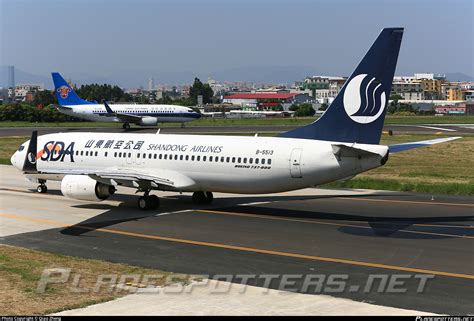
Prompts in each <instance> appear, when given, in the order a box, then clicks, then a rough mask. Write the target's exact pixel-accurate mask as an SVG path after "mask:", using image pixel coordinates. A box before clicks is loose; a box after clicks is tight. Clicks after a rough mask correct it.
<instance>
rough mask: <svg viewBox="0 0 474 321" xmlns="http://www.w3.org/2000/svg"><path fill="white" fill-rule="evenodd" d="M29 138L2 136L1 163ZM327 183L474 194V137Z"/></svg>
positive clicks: (393, 139) (406, 138) (386, 139)
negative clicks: (351, 177) (353, 176)
mask: <svg viewBox="0 0 474 321" xmlns="http://www.w3.org/2000/svg"><path fill="white" fill-rule="evenodd" d="M440 137H442V136H439V135H395V136H388V135H382V144H387V145H389V144H395V143H404V142H411V141H418V140H425V139H433V138H440ZM28 138H29V137H26V136H25V137H7V138H0V164H10V157H11V155H12V154H13V153H14V151H15V150H16V149H17V148H18V146H19V145H20V144H21V143H23V142H25V141H26V140H27V139H28ZM325 186H326V187H334V188H367V189H381V190H396V191H413V192H423V193H436V194H453V195H474V137H464V138H462V139H458V140H455V141H452V142H448V143H443V144H438V145H433V146H430V147H425V148H419V149H413V150H410V151H406V152H402V153H399V154H394V155H391V156H390V159H389V161H388V162H387V164H385V166H382V167H379V168H377V169H374V170H371V171H368V172H366V173H362V174H360V175H358V176H357V177H355V178H353V179H352V180H350V181H347V182H336V183H331V184H327V185H325Z"/></svg>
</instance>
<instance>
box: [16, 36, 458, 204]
mask: <svg viewBox="0 0 474 321" xmlns="http://www.w3.org/2000/svg"><path fill="white" fill-rule="evenodd" d="M402 35H403V29H402V28H386V29H383V30H382V32H381V33H380V35H379V36H378V38H377V39H376V41H375V42H374V44H373V45H372V47H371V48H370V49H369V51H368V52H367V54H366V55H365V56H364V58H363V59H362V61H361V62H360V64H359V65H358V66H357V68H356V69H355V71H354V72H353V73H352V75H351V76H350V77H349V78H348V80H347V82H346V83H345V85H344V87H343V88H342V90H341V91H340V93H339V94H338V95H337V97H336V98H335V100H334V102H333V103H332V104H331V106H330V107H329V108H328V109H327V111H326V113H325V114H324V115H323V116H322V117H321V118H320V119H319V120H317V121H315V122H313V123H312V124H309V125H307V126H304V127H300V128H297V129H295V130H291V131H289V132H286V133H283V134H280V135H279V136H277V137H258V136H254V137H241V136H200V135H164V134H159V133H157V134H127V133H123V134H110V133H57V134H48V135H43V136H39V137H38V136H37V133H36V132H33V134H32V137H31V139H30V140H29V141H27V142H25V143H24V144H22V145H21V146H20V148H19V149H18V151H17V152H16V153H15V154H14V155H13V156H12V159H11V161H12V164H13V165H14V166H16V167H17V168H18V169H19V170H21V171H23V172H24V173H25V175H27V177H28V178H30V179H33V180H36V181H37V182H39V183H40V185H39V186H38V191H39V192H45V191H46V185H45V182H46V180H48V179H54V180H62V182H61V191H62V193H63V194H64V195H65V196H67V197H71V198H75V199H81V200H90V201H94V200H103V199H106V198H107V197H109V196H110V195H111V194H113V193H114V192H115V190H116V186H126V187H130V188H134V189H136V190H137V191H139V192H143V193H144V196H142V197H140V198H139V200H138V206H139V207H140V208H142V209H149V208H156V207H157V206H158V205H159V199H158V197H156V196H155V195H150V192H151V191H153V190H163V191H178V192H193V193H194V194H193V200H194V201H195V202H196V203H210V202H211V201H212V199H213V194H212V192H229V193H242V194H255V193H273V192H282V191H289V190H296V189H301V188H305V187H309V186H317V185H320V184H324V183H328V182H332V181H336V180H341V179H346V178H350V177H352V176H354V175H357V174H359V173H361V172H364V171H367V170H370V169H372V168H376V167H379V166H382V165H384V164H385V163H386V162H387V160H388V157H389V154H390V153H395V152H400V151H403V150H407V149H411V148H416V147H421V146H426V145H431V144H435V143H440V142H444V141H448V140H452V139H456V137H453V138H447V139H444V138H443V139H436V140H430V141H422V142H414V143H405V144H397V145H391V146H384V145H380V144H379V142H380V137H381V133H382V127H383V122H384V118H385V112H386V107H387V104H388V97H389V95H390V90H391V84H392V79H393V75H394V71H395V66H396V62H397V59H398V52H399V49H400V44H401V40H402Z"/></svg>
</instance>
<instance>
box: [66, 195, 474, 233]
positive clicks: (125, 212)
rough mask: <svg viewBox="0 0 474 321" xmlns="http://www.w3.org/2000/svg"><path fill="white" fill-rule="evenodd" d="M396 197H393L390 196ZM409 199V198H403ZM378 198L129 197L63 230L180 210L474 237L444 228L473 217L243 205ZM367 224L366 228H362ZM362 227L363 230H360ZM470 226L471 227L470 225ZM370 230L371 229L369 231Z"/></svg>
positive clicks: (351, 230)
mask: <svg viewBox="0 0 474 321" xmlns="http://www.w3.org/2000/svg"><path fill="white" fill-rule="evenodd" d="M394 195H395V194H393V193H391V194H390V196H394ZM401 195H405V194H401ZM341 196H343V197H351V198H354V197H367V196H371V197H374V196H375V197H376V196H387V194H383V193H382V194H380V195H379V194H376V195H374V194H369V193H368V194H362V195H361V194H357V195H315V196H314V195H305V196H298V195H294V196H293V195H275V196H260V197H259V196H248V197H235V198H233V197H223V198H216V199H215V206H212V207H209V206H208V205H207V206H204V205H203V206H198V205H194V204H193V203H192V199H191V196H190V195H179V194H176V195H170V196H167V197H161V198H160V200H161V207H160V209H158V210H155V211H142V210H139V209H138V208H137V207H136V201H137V196H135V195H129V194H119V195H114V199H115V200H119V201H120V202H121V203H120V205H119V206H115V205H111V204H104V203H102V204H100V203H91V204H80V205H75V206H74V207H76V208H88V209H97V210H105V212H104V213H102V214H99V215H97V216H95V217H92V218H90V219H88V220H85V221H83V222H80V223H78V224H75V225H74V226H71V227H68V228H65V229H63V230H61V233H62V234H67V235H72V236H83V235H84V234H87V233H88V232H90V231H94V230H97V229H100V228H107V227H110V226H113V225H117V224H121V223H125V222H129V221H137V220H141V219H146V218H150V217H153V216H155V215H157V214H160V213H164V212H174V211H180V210H189V211H192V210H197V209H199V210H214V211H216V210H218V211H224V212H230V213H232V212H234V213H236V214H242V213H243V214H256V215H260V216H268V217H269V218H270V217H274V218H295V219H310V220H322V221H331V222H333V223H334V222H336V224H337V222H339V221H341V226H340V227H338V229H337V231H339V232H341V233H344V234H352V235H357V236H365V237H391V238H408V239H444V238H453V237H457V236H458V234H454V233H462V234H459V235H468V234H469V233H472V232H471V231H470V230H469V228H467V227H466V228H462V227H459V228H456V229H452V228H450V227H449V226H443V225H444V224H446V223H450V224H453V223H457V224H461V223H463V222H469V221H472V220H473V219H474V216H473V215H470V216H437V217H433V216H430V217H409V218H407V217H397V216H369V215H357V214H349V213H343V212H341V213H337V212H336V213H334V212H324V211H304V210H296V209H288V208H275V207H268V206H265V204H263V205H258V206H251V205H245V206H242V205H240V204H245V203H251V202H258V201H263V200H265V201H271V202H278V201H281V202H285V201H294V200H317V199H327V198H337V197H341ZM342 221H344V222H342ZM361 223H365V224H361ZM434 223H439V224H437V225H436V226H421V227H420V226H414V225H418V224H427V225H429V224H434ZM357 224H359V225H360V226H358V225H357ZM468 225H470V224H468ZM367 227H370V228H367Z"/></svg>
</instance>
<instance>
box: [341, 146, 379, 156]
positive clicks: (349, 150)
mask: <svg viewBox="0 0 474 321" xmlns="http://www.w3.org/2000/svg"><path fill="white" fill-rule="evenodd" d="M332 151H333V153H334V155H336V156H337V157H338V158H341V157H354V158H362V157H364V156H380V154H378V153H375V152H371V151H368V150H365V149H360V148H357V147H352V146H348V145H344V144H332Z"/></svg>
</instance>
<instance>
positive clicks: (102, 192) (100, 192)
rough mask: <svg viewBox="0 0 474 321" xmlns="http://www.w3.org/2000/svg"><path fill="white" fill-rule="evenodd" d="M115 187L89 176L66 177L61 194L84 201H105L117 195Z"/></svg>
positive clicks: (63, 180) (62, 182)
mask: <svg viewBox="0 0 474 321" xmlns="http://www.w3.org/2000/svg"><path fill="white" fill-rule="evenodd" d="M115 190H116V189H115V187H114V186H112V185H107V184H103V183H100V182H97V181H96V180H94V179H92V178H90V177H89V176H87V175H66V176H64V178H63V179H62V181H61V193H63V195H64V196H66V197H69V198H74V199H78V200H83V201H103V200H105V199H107V198H108V197H109V196H110V195H112V194H114V193H115Z"/></svg>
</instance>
